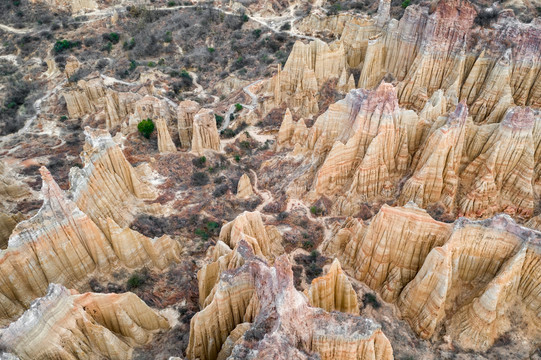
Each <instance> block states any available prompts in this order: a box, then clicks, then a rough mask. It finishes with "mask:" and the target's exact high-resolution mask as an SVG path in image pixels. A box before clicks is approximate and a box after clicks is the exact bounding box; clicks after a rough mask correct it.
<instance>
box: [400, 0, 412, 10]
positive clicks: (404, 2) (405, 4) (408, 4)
mask: <svg viewBox="0 0 541 360" xmlns="http://www.w3.org/2000/svg"><path fill="white" fill-rule="evenodd" d="M410 4H411V0H404V1H402V9H405V8H407V7H408V6H410Z"/></svg>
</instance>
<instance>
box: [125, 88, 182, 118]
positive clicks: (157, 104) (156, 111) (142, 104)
mask: <svg viewBox="0 0 541 360" xmlns="http://www.w3.org/2000/svg"><path fill="white" fill-rule="evenodd" d="M173 113H174V112H173V110H172V109H171V106H170V105H169V103H168V102H167V101H165V100H163V99H158V98H157V97H155V96H151V95H146V96H144V97H142V98H141V99H139V100H137V101H136V102H135V103H134V104H133V113H132V114H130V117H129V125H132V126H135V125H137V124H138V123H139V122H140V121H141V120H145V119H152V120H157V119H164V120H168V119H171V118H173Z"/></svg>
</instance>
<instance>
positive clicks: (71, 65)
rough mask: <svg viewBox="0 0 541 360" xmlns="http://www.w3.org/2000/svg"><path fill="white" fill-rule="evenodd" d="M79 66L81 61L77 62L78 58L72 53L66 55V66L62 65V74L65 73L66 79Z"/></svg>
mask: <svg viewBox="0 0 541 360" xmlns="http://www.w3.org/2000/svg"><path fill="white" fill-rule="evenodd" d="M80 66H81V63H79V60H77V58H76V57H75V56H73V55H70V56H68V58H67V59H66V66H65V67H64V74H66V77H67V78H68V80H69V79H70V78H71V77H72V76H73V75H74V74H75V73H76V72H77V70H79V67H80Z"/></svg>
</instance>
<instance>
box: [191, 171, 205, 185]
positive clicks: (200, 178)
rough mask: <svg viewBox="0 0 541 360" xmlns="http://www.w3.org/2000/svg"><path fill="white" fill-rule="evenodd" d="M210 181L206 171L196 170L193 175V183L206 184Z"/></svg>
mask: <svg viewBox="0 0 541 360" xmlns="http://www.w3.org/2000/svg"><path fill="white" fill-rule="evenodd" d="M208 183H209V176H208V175H207V173H205V172H195V173H193V175H192V185H194V186H205V185H207V184H208Z"/></svg>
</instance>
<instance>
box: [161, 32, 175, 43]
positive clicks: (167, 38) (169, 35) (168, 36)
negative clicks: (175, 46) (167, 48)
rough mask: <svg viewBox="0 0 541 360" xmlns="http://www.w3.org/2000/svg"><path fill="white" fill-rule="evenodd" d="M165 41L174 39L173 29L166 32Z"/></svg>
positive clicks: (168, 41)
mask: <svg viewBox="0 0 541 360" xmlns="http://www.w3.org/2000/svg"><path fill="white" fill-rule="evenodd" d="M163 41H164V42H166V43H170V42H172V41H173V34H172V33H171V31H168V32H166V33H165V36H164V38H163Z"/></svg>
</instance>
